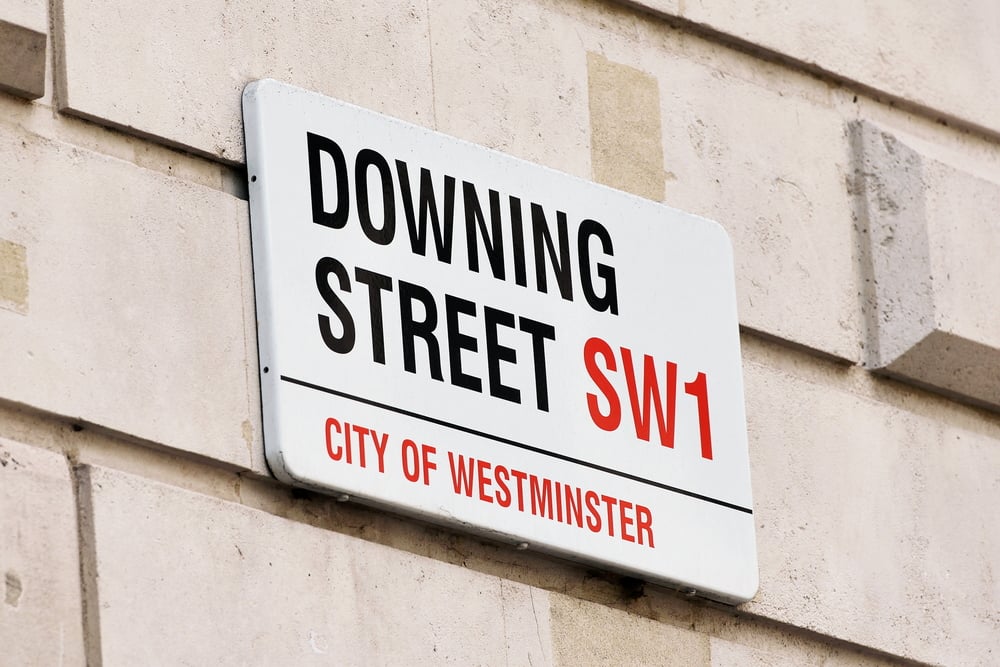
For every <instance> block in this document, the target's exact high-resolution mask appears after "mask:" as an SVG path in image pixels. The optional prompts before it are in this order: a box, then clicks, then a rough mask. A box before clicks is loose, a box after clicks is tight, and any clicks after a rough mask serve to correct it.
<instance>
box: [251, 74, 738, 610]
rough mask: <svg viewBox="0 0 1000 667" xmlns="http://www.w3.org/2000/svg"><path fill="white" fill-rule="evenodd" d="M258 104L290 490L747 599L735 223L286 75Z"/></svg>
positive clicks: (259, 183) (263, 256)
mask: <svg viewBox="0 0 1000 667" xmlns="http://www.w3.org/2000/svg"><path fill="white" fill-rule="evenodd" d="M243 107H244V121H245V126H246V141H247V167H248V174H249V180H250V184H249V187H250V214H251V225H252V243H253V261H254V280H255V288H256V298H257V319H258V336H259V348H260V369H261V375H260V379H261V394H262V402H263V420H264V422H263V423H264V444H265V449H266V454H267V460H268V463H269V465H270V467H271V470H272V471H273V473H274V475H275V476H276V477H277V478H278V479H280V480H283V481H285V482H288V483H292V484H296V485H299V486H303V487H308V488H312V489H317V490H321V491H324V492H326V493H332V494H337V495H344V496H347V497H350V498H352V499H356V500H358V501H360V502H366V503H372V504H376V505H379V506H382V507H387V508H390V509H392V510H394V511H398V512H403V513H407V514H413V515H417V516H420V517H423V518H425V519H429V520H432V521H435V522H439V523H444V524H448V525H451V526H453V527H456V528H459V529H462V530H470V531H474V532H477V533H480V534H486V535H489V536H491V537H494V538H497V539H501V540H506V541H512V542H514V543H517V544H520V545H522V546H524V545H527V547H529V548H534V549H539V550H543V551H546V552H550V553H554V554H558V555H561V556H565V557H569V558H572V559H576V560H579V561H584V562H587V563H591V564H595V565H598V566H601V567H606V568H608V569H611V570H615V571H618V572H623V573H627V574H630V575H632V576H636V577H640V578H643V579H647V580H650V581H654V582H658V583H663V584H667V585H670V586H675V587H681V588H684V589H688V590H694V591H696V592H697V594H699V595H702V596H705V597H709V598H713V599H718V600H723V601H728V602H741V601H745V600H749V599H750V598H751V597H753V595H754V593H755V591H756V589H757V553H756V542H755V536H754V521H753V514H752V503H751V493H750V475H749V462H748V453H747V437H746V417H745V412H744V404H743V380H742V370H741V369H742V367H741V359H740V349H739V332H738V324H737V318H736V298H735V287H734V275H733V259H732V250H731V246H730V243H729V239H728V237H727V236H726V233H725V232H724V231H723V229H722V228H721V227H720V226H719V225H717V224H716V223H714V222H711V221H709V220H705V219H702V218H699V217H696V216H694V215H690V214H687V213H683V212H681V211H677V210H674V209H671V208H668V207H666V206H663V205H661V204H657V203H654V202H651V201H648V200H645V199H640V198H638V197H634V196H631V195H628V194H625V193H622V192H618V191H615V190H611V189H609V188H606V187H603V186H599V185H595V184H593V183H589V182H586V181H583V180H580V179H578V178H574V177H571V176H568V175H565V174H561V173H558V172H556V171H553V170H551V169H548V168H545V167H541V166H538V165H534V164H530V163H527V162H524V161H522V160H518V159H515V158H513V157H510V156H507V155H503V154H501V153H498V152H495V151H492V150H489V149H486V148H483V147H480V146H476V145H473V144H470V143H467V142H464V141H461V140H458V139H455V138H452V137H448V136H445V135H442V134H440V133H437V132H434V131H431V130H428V129H425V128H421V127H417V126H414V125H411V124H409V123H405V122H402V121H399V120H396V119H393V118H390V117H387V116H384V115H381V114H378V113H375V112H372V111H368V110H365V109H361V108H358V107H355V106H352V105H349V104H346V103H343V102H340V101H337V100H333V99H330V98H327V97H324V96H321V95H319V94H315V93H312V92H308V91H305V90H301V89H298V88H294V87H291V86H287V85H284V84H281V83H278V82H275V81H270V80H263V81H258V82H255V83H252V84H250V85H249V86H248V87H247V89H246V91H245V92H244V95H243Z"/></svg>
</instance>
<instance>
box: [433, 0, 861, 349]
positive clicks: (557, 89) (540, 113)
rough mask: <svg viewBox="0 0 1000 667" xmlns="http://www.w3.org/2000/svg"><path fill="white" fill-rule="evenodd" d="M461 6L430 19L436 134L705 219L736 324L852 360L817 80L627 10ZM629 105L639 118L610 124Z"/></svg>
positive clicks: (834, 131)
mask: <svg viewBox="0 0 1000 667" xmlns="http://www.w3.org/2000/svg"><path fill="white" fill-rule="evenodd" d="M461 7H462V9H461V10H456V9H454V3H448V8H449V9H451V13H450V14H448V15H447V16H441V15H442V14H445V10H443V9H442V10H440V11H432V13H431V16H432V20H431V25H432V36H433V37H434V53H435V60H434V71H435V91H436V93H435V94H436V100H437V102H436V105H435V108H436V110H437V111H436V113H437V119H438V129H441V130H442V131H445V132H448V133H450V134H455V135H457V136H460V137H462V138H464V139H468V140H471V141H475V142H477V143H483V144H486V145H489V146H493V147H496V148H500V149H501V150H505V151H508V152H511V153H513V154H515V155H518V156H520V157H526V158H528V159H532V160H537V161H539V162H541V163H542V164H546V165H548V166H552V167H555V168H557V169H561V170H564V171H567V172H569V173H572V174H576V175H580V176H583V177H585V178H590V179H594V180H598V181H603V182H605V183H610V184H612V185H614V186H616V187H620V188H624V189H626V190H629V191H632V192H638V193H639V194H642V195H644V196H647V197H652V198H654V199H661V200H662V201H664V202H666V203H667V204H669V205H671V206H675V207H677V208H681V209H684V210H687V211H690V212H693V213H697V214H699V215H703V216H705V217H707V218H711V219H713V220H717V221H718V222H720V223H721V224H722V225H723V226H724V227H725V228H726V230H727V231H728V232H729V234H730V237H731V238H732V241H733V246H734V251H735V256H736V264H737V266H736V274H737V277H738V278H737V279H738V285H737V291H738V296H739V311H740V318H741V323H742V324H743V325H744V326H747V327H750V328H753V329H756V330H759V331H761V332H764V333H766V334H768V335H772V336H775V337H778V338H782V339H785V340H788V341H792V342H794V343H796V344H799V345H803V346H805V347H809V348H811V349H814V350H818V351H820V352H823V353H826V354H830V355H833V356H836V357H841V358H844V359H848V360H852V361H856V360H858V358H859V356H860V340H861V333H860V329H861V320H860V317H859V313H858V298H857V289H858V288H857V273H856V269H855V266H854V265H853V264H852V262H851V261H850V259H848V258H852V257H853V253H854V252H855V246H854V238H853V235H852V230H851V226H850V215H851V210H852V209H851V204H850V201H849V199H847V198H845V196H844V181H845V178H846V176H847V175H848V174H849V173H850V168H851V165H850V157H851V154H850V148H849V141H848V136H847V132H846V128H845V126H844V123H843V120H842V118H841V116H840V114H839V112H838V111H837V110H836V109H835V108H834V104H833V102H832V100H831V97H830V90H829V88H828V87H827V86H825V85H823V84H821V83H819V82H817V81H816V80H814V79H812V78H810V77H807V76H802V75H796V74H794V73H789V72H788V71H787V70H783V69H781V68H778V67H775V66H770V65H762V64H761V63H760V62H759V61H757V60H756V59H754V58H752V57H749V56H746V55H743V54H740V53H737V52H734V51H731V50H729V49H726V48H724V47H720V46H718V45H715V44H711V43H708V42H706V41H704V40H699V39H695V38H692V37H691V36H689V35H685V34H683V33H681V32H678V31H675V30H672V29H670V28H669V27H667V26H666V25H665V24H664V23H663V22H662V21H658V20H655V19H650V18H648V17H642V16H640V15H637V14H636V13H635V12H632V11H630V10H628V9H627V8H618V7H613V6H596V5H590V4H579V3H559V2H552V1H551V0H550V1H548V2H535V1H530V0H515V1H513V2H510V3H506V4H503V5H502V6H501V7H493V6H489V7H487V6H483V5H481V3H475V2H466V3H464V4H463V5H461ZM508 19H509V20H508ZM456 34H460V35H463V37H462V38H461V39H456V38H454V35H456ZM588 63H590V68H589V70H588ZM469 72H474V76H470V74H469ZM616 72H617V73H618V75H617V76H618V79H619V80H617V81H616V80H615V77H616V74H615V73H616ZM625 72H627V73H629V76H628V77H624V76H621V74H622V73H625ZM628 95H637V96H639V97H640V98H641V100H642V102H641V105H640V106H641V109H642V110H643V111H642V114H643V117H642V118H641V119H639V118H634V117H620V118H615V117H614V116H615V113H616V112H615V110H614V109H615V106H614V104H613V103H614V102H616V101H617V102H621V103H622V104H623V105H624V106H622V109H627V108H628V104H627V103H626V102H625V101H623V97H625V96H628ZM602 100H603V102H602ZM720 100H725V103H724V104H720ZM654 102H655V103H656V104H658V105H659V107H658V108H657V109H652V108H650V105H651V104H653V103H654ZM633 111H636V110H635V109H633ZM621 113H622V114H623V115H624V113H625V112H624V111H623V112H621ZM616 121H617V122H618V127H616V126H615V122H616ZM630 124H634V125H635V128H633V129H634V130H635V131H630V130H629V129H628V126H630ZM581 129H582V130H583V131H584V132H585V134H584V135H583V137H580V132H581ZM622 133H624V134H622ZM642 133H645V134H646V135H648V136H646V137H645V141H643V140H641V139H640V137H639V136H638V135H639V134H642ZM619 135H621V136H619ZM625 136H627V137H628V139H627V140H624V139H623V137H625ZM623 142H624V143H623ZM658 142H662V143H658ZM616 150H618V151H619V152H618V154H616V153H615V151H616ZM636 162H639V163H641V164H640V166H639V167H635V164H634V163H636ZM633 167H635V168H633ZM616 169H617V171H616ZM657 172H659V174H658V173H657ZM616 179H617V180H616ZM657 193H662V194H660V195H657Z"/></svg>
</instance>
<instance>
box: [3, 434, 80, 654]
mask: <svg viewBox="0 0 1000 667" xmlns="http://www.w3.org/2000/svg"><path fill="white" fill-rule="evenodd" d="M77 551H78V543H77V530H76V505H75V502H74V498H73V483H72V480H71V478H70V474H69V465H68V464H67V462H66V459H65V458H63V457H62V456H60V455H59V454H56V453H53V452H50V451H47V450H44V449H39V448H37V447H31V446H28V445H23V444H20V443H16V442H12V441H10V440H7V439H4V438H0V646H2V647H3V649H2V651H3V657H2V659H0V662H3V663H4V664H9V665H64V664H66V665H80V664H83V662H84V647H83V621H82V607H81V604H80V561H79V560H78V557H77Z"/></svg>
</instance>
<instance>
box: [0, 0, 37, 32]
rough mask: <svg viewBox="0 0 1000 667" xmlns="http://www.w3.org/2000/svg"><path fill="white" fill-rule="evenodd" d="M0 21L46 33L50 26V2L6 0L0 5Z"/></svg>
mask: <svg viewBox="0 0 1000 667" xmlns="http://www.w3.org/2000/svg"><path fill="white" fill-rule="evenodd" d="M0 21H7V22H9V23H13V24H14V25H19V26H22V27H25V28H28V29H30V30H34V31H35V32H41V33H45V32H46V31H47V30H48V28H49V3H48V1H47V0H6V1H5V2H4V3H3V7H0Z"/></svg>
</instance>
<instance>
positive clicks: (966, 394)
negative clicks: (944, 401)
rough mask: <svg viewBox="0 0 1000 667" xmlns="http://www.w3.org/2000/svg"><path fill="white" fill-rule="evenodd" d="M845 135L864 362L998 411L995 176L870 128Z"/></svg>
mask: <svg viewBox="0 0 1000 667" xmlns="http://www.w3.org/2000/svg"><path fill="white" fill-rule="evenodd" d="M853 133H854V144H855V149H856V153H857V171H856V174H855V190H856V194H857V196H858V197H859V201H860V205H859V220H858V224H859V226H860V233H861V239H862V241H861V242H862V250H863V254H864V257H865V262H864V264H865V271H866V297H867V298H866V304H865V305H866V310H867V315H868V329H869V335H868V345H867V348H868V349H867V355H866V365H867V366H868V367H870V368H872V369H875V370H878V371H880V372H883V373H886V374H889V375H892V376H894V377H897V378H899V379H902V380H904V381H909V382H913V383H916V384H919V385H922V386H927V387H931V388H933V389H935V390H938V391H942V392H944V393H946V394H948V395H952V396H957V397H960V398H962V399H964V400H968V401H970V402H973V403H977V404H982V405H984V406H986V407H990V408H992V409H994V410H997V409H1000V293H998V292H997V285H1000V263H998V262H997V261H996V249H997V248H1000V227H998V226H997V224H996V212H997V211H998V210H1000V182H996V181H990V180H986V179H983V178H981V177H979V176H976V175H973V174H970V173H968V172H965V171H963V170H960V169H957V168H954V167H951V166H949V165H947V164H945V163H943V162H940V161H938V160H935V159H932V158H930V157H928V156H926V155H924V154H922V153H921V152H920V151H919V150H917V149H914V148H911V147H910V146H908V145H907V143H906V142H905V140H904V139H902V138H900V137H898V136H896V135H895V134H893V133H892V132H891V131H890V130H887V129H884V128H881V127H879V126H877V125H873V124H871V123H867V122H861V123H856V124H855V125H854V126H853ZM972 239H974V240H975V241H974V242H970V240H972Z"/></svg>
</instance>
